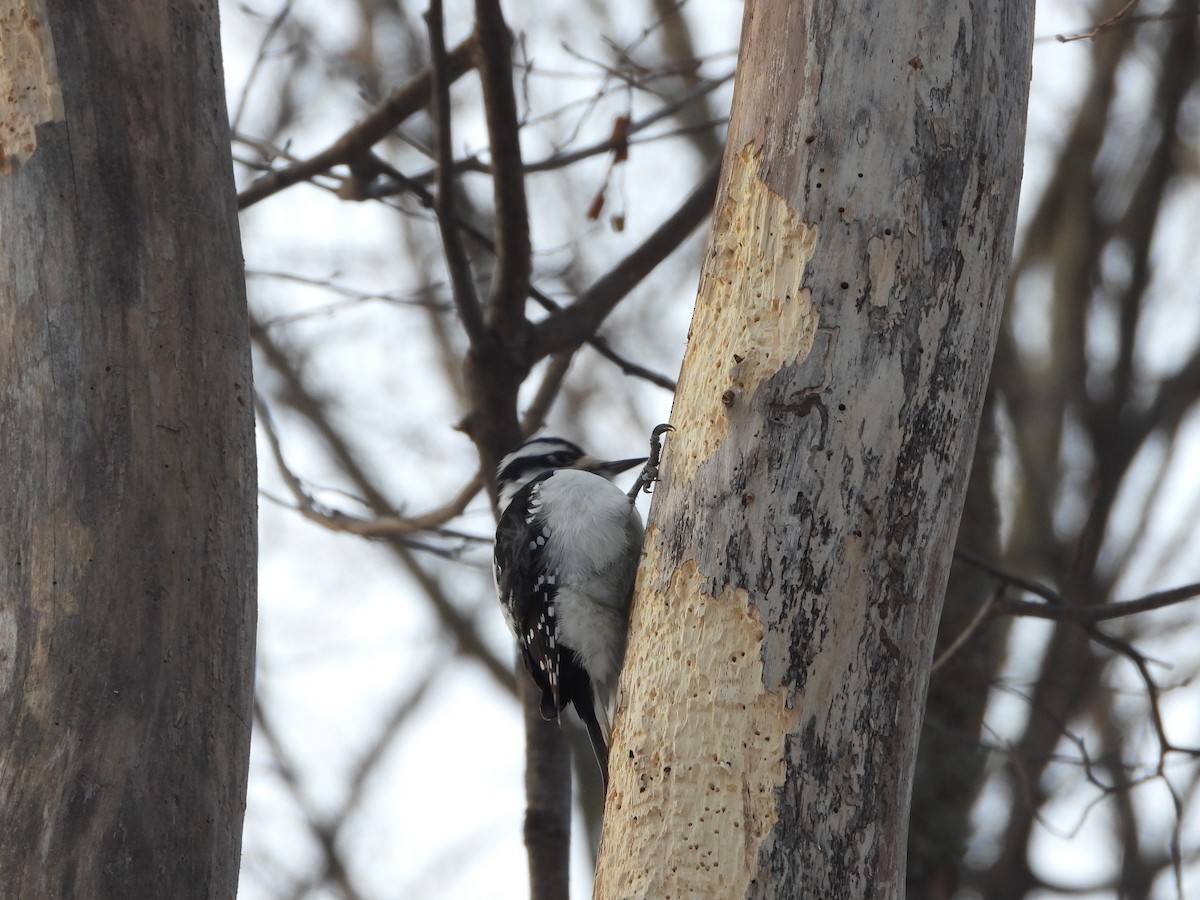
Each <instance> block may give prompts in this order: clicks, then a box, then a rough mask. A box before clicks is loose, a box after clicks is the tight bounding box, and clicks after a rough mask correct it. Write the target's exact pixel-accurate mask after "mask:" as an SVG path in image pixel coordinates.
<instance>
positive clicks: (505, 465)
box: [496, 437, 646, 510]
mask: <svg viewBox="0 0 1200 900" xmlns="http://www.w3.org/2000/svg"><path fill="white" fill-rule="evenodd" d="M645 461H646V457H644V456H642V457H638V458H637V459H618V460H612V461H607V460H603V459H593V458H592V457H590V456H588V455H587V454H586V453H585V452H584V451H583V448H582V447H580V446H579V445H578V444H573V443H571V442H570V441H568V440H564V439H563V438H558V437H535V438H530V439H529V440H527V441H526V442H525V443H523V444H522V445H521V446H520V447H518V448H517V449H516V450H514V451H513V452H512V453H510V454H508V456H506V457H504V459H502V460H500V465H499V466H498V467H497V468H496V493H497V494H498V495H499V499H500V509H501V510H504V509H506V508H507V507H508V504H509V503H511V502H512V499H513V497H515V496H516V495H517V492H519V491H520V490H521V488H523V487H525V485H527V484H529V482H531V481H533V479H535V478H537V477H538V476H539V475H541V474H543V473H545V472H552V471H554V470H555V469H582V470H583V471H586V472H595V473H596V474H597V475H602V476H604V477H605V478H612V477H613V476H614V475H618V474H620V473H621V472H624V471H625V470H626V469H631V468H633V467H634V466H636V465H637V464H638V463H642V462H645Z"/></svg>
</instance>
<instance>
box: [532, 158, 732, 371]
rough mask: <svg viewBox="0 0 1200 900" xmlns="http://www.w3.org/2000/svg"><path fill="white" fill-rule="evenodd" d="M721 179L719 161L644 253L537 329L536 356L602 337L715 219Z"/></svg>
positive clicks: (650, 240) (628, 260)
mask: <svg viewBox="0 0 1200 900" xmlns="http://www.w3.org/2000/svg"><path fill="white" fill-rule="evenodd" d="M720 173H721V165H720V161H719V160H715V161H714V162H713V163H712V165H711V166H709V169H708V171H707V172H706V173H705V174H704V177H703V178H702V179H701V181H700V184H699V185H697V186H696V188H695V189H694V190H693V191H692V193H691V194H690V195H689V196H688V197H687V199H686V200H684V202H683V204H682V205H681V206H680V207H679V209H677V210H676V211H675V212H674V213H673V214H672V215H671V217H670V218H669V219H667V220H666V221H665V222H663V223H662V224H661V225H660V226H658V228H657V229H656V230H655V231H654V233H653V234H652V235H650V237H649V238H647V239H646V240H645V241H644V242H643V243H642V245H641V246H640V247H638V248H637V250H635V251H634V252H633V253H631V254H630V255H629V256H627V257H625V259H623V260H622V261H621V262H620V263H618V264H617V266H616V267H615V268H613V269H611V270H609V272H608V273H607V274H605V275H602V276H601V277H600V278H599V279H598V280H597V281H596V282H595V283H594V284H593V285H592V286H591V287H590V288H588V290H587V291H586V292H585V293H584V294H583V295H582V296H580V298H579V299H578V300H576V301H575V302H574V303H572V304H571V305H570V306H569V307H567V308H566V309H564V310H562V311H561V312H557V313H554V314H553V315H551V316H549V317H548V318H547V319H545V320H544V321H542V322H540V323H538V325H537V327H536V338H535V348H536V349H535V354H536V355H537V356H544V355H546V354H549V353H556V352H558V351H559V350H563V349H565V348H567V347H573V346H577V345H579V344H581V343H583V342H584V341H586V340H587V339H588V338H589V337H591V336H592V335H593V334H595V333H596V331H597V329H599V327H600V324H601V323H602V322H603V321H604V319H605V318H606V317H607V316H608V314H609V313H610V312H612V311H613V308H614V307H616V305H617V304H618V303H619V302H620V301H621V300H622V299H623V298H624V297H625V296H626V295H627V294H628V293H629V292H630V291H631V290H633V289H634V288H635V287H636V286H637V285H638V284H639V283H640V282H641V281H642V279H643V278H645V277H646V276H647V275H648V274H650V272H651V271H653V269H654V268H655V266H657V265H658V264H659V263H660V262H662V261H663V260H664V259H666V258H667V256H668V255H669V254H670V253H671V251H673V250H674V249H675V248H676V247H678V246H679V245H680V244H681V243H682V242H683V240H684V239H685V238H686V237H687V236H688V235H689V234H691V233H692V232H693V231H694V230H695V229H696V227H697V226H699V225H700V224H701V223H702V222H704V221H705V220H706V219H707V218H708V217H709V215H710V214H711V213H712V207H713V201H714V200H715V198H716V193H717V179H718V178H719V176H720Z"/></svg>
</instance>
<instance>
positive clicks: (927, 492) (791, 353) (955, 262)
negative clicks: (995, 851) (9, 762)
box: [596, 0, 1032, 900]
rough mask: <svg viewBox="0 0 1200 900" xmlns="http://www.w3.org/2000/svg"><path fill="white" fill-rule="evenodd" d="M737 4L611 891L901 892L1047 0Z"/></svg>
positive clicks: (631, 680)
mask: <svg viewBox="0 0 1200 900" xmlns="http://www.w3.org/2000/svg"><path fill="white" fill-rule="evenodd" d="M745 17H746V18H745V24H744V28H743V34H742V54H741V61H740V64H739V70H738V84H737V88H736V90H735V97H734V103H733V117H732V121H731V124H730V136H729V139H728V144H727V150H726V157H725V171H724V174H723V176H722V184H721V188H720V191H719V193H718V200H717V213H716V217H715V225H714V229H713V234H712V238H711V240H710V245H709V253H708V256H707V258H706V265H705V269H704V272H703V274H702V278H701V284H700V289H699V297H698V299H697V308H696V312H695V315H694V318H693V324H692V333H691V336H690V340H689V345H688V351H687V356H686V358H685V361H684V365H683V371H682V374H681V378H680V382H679V389H678V392H677V395H676V406H675V410H674V412H673V415H672V422H673V424H675V426H676V427H677V429H678V431H677V432H676V433H675V434H674V435H672V437H671V439H670V440H669V441H668V444H667V453H666V458H665V462H664V466H663V484H662V487H661V488H660V490H659V492H658V495H657V499H656V501H655V505H654V508H653V512H652V515H651V525H650V528H649V530H648V533H647V559H646V562H645V563H644V565H643V567H642V571H641V574H640V581H639V587H638V594H637V599H636V600H635V607H634V615H633V622H632V626H631V644H630V649H629V655H628V658H627V661H626V667H625V672H624V675H623V679H622V685H623V687H622V690H623V703H622V707H621V710H620V711H619V712H618V716H617V721H616V730H615V735H614V746H613V751H612V758H611V767H612V783H611V786H610V791H609V797H608V804H607V809H606V819H605V829H604V837H603V841H602V847H601V860H600V865H599V869H598V872H597V887H596V896H597V897H600V898H617V897H620V898H630V897H639V898H640V897H644V898H662V897H668V896H669V897H687V896H697V897H723V898H726V897H820V898H828V900H834V898H867V897H870V898H880V897H900V896H903V893H904V856H905V841H906V830H907V817H908V804H909V791H910V785H911V780H912V772H913V765H914V758H915V754H916V749H917V738H918V735H919V730H920V722H921V710H922V708H923V704H924V700H925V692H926V682H927V676H928V671H929V665H930V662H931V654H932V646H933V639H934V636H935V633H936V630H937V622H938V614H939V611H940V607H941V602H942V594H943V592H944V589H945V585H946V576H947V571H948V569H949V564H950V558H951V552H952V550H953V546H954V535H955V531H956V528H957V525H958V520H959V516H960V513H961V510H962V506H963V498H964V494H965V488H966V478H967V474H968V469H969V467H970V462H971V456H972V448H973V445H974V441H975V433H976V428H977V425H978V418H979V413H980V409H981V406H982V398H983V391H984V387H985V384H986V380H987V374H988V370H989V363H990V359H991V355H992V352H993V349H994V346H995V338H996V331H997V326H998V322H999V316H1000V310H1001V303H1002V298H1003V295H1004V285H1005V279H1006V274H1007V269H1008V261H1009V256H1010V249H1011V242H1012V233H1013V223H1014V214H1015V207H1016V196H1017V188H1018V185H1019V181H1020V171H1021V153H1022V139H1023V135H1024V117H1025V106H1026V98H1027V90H1028V82H1029V56H1030V47H1031V44H1030V30H1031V25H1032V4H1031V3H1030V2H1028V0H1025V2H1016V3H1011V4H1005V5H1003V6H995V5H992V6H983V5H979V4H971V3H969V2H967V0H933V2H926V3H915V2H908V3H901V4H899V5H897V4H895V3H890V4H889V3H883V2H881V0H875V2H867V3H855V4H849V3H842V2H821V3H817V2H789V0H757V2H756V0H752V2H749V3H747V5H746V11H745Z"/></svg>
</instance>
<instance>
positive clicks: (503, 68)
mask: <svg viewBox="0 0 1200 900" xmlns="http://www.w3.org/2000/svg"><path fill="white" fill-rule="evenodd" d="M475 20H476V25H475V27H476V33H477V34H478V35H479V41H478V52H477V55H476V63H475V65H476V68H478V69H479V78H480V81H481V82H482V84H483V107H484V112H485V114H486V117H487V129H488V148H489V150H490V152H491V157H492V170H493V174H492V195H493V198H494V202H495V206H496V225H495V228H496V271H495V273H494V274H493V276H492V287H491V291H490V292H489V296H488V310H487V313H488V324H490V325H491V326H492V327H493V328H494V329H496V331H497V332H498V333H499V334H501V335H508V334H510V333H512V332H514V331H515V330H517V329H518V328H519V327H520V326H523V325H524V324H525V297H526V294H527V292H528V286H529V275H530V272H531V261H530V253H531V251H530V245H529V208H528V205H527V203H526V199H525V175H524V167H523V165H522V162H521V136H520V121H519V119H518V117H517V100H516V96H515V95H514V93H513V64H512V35H511V34H510V33H509V30H508V25H507V24H506V23H505V21H504V13H503V11H502V10H501V8H500V2H499V0H475Z"/></svg>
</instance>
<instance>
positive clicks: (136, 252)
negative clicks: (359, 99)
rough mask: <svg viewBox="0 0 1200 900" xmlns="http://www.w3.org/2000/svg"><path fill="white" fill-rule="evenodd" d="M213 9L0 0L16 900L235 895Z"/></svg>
mask: <svg viewBox="0 0 1200 900" xmlns="http://www.w3.org/2000/svg"><path fill="white" fill-rule="evenodd" d="M218 40H219V35H218V23H217V5H216V3H215V2H205V0H174V2H171V3H169V4H155V3H109V4H95V3H78V2H74V0H0V82H3V84H2V85H0V87H2V88H3V89H2V90H0V96H2V97H4V98H6V102H5V101H0V103H5V105H3V106H2V107H0V110H2V112H0V116H2V117H3V122H2V125H3V128H0V155H2V160H0V253H2V257H0V258H2V260H3V266H4V268H3V271H0V342H3V346H2V347H0V395H2V397H3V401H2V402H0V459H2V460H3V464H2V465H0V497H3V501H0V502H2V504H3V506H4V508H5V514H4V515H3V516H0V546H2V547H4V549H5V560H4V564H3V567H0V896H3V897H13V898H18V897H21V898H58V897H62V898H66V897H87V898H122V900H126V898H132V897H170V898H192V897H197V898H198V897H206V898H208V897H212V898H229V897H233V896H234V894H235V892H236V888H237V877H238V867H239V857H240V846H241V829H242V814H243V810H244V805H245V789H246V773H247V761H248V748H249V737H250V710H251V691H252V688H253V673H254V644H253V641H254V628H255V607H254V591H255V555H256V531H255V461H254V444H253V434H254V423H253V417H252V407H253V404H252V402H251V400H252V392H251V385H250V357H249V339H248V329H247V320H246V306H245V291H244V285H243V278H242V263H241V248H240V244H239V237H238V225H237V214H236V210H235V205H234V192H233V179H232V167H231V160H230V152H229V134H228V121H227V116H226V111H225V101H224V90H223V86H222V75H221V54H220V47H219V43H218Z"/></svg>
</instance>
